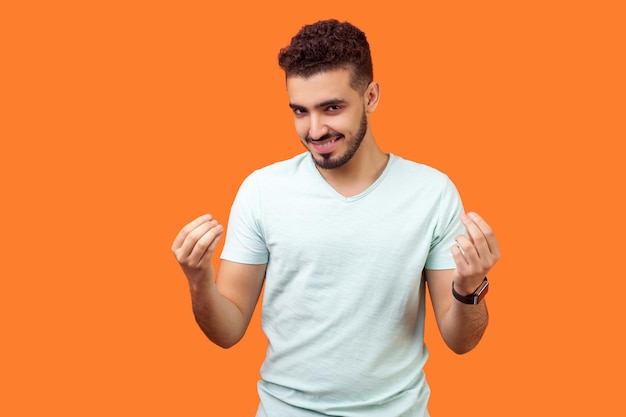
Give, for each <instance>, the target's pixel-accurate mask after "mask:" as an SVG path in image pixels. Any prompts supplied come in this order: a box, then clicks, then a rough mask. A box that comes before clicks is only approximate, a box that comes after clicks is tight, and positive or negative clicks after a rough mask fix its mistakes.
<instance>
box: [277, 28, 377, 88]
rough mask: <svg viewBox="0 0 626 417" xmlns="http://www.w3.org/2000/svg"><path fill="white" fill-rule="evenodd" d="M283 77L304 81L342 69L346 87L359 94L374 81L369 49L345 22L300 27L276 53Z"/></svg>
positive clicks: (362, 37) (358, 34)
mask: <svg viewBox="0 0 626 417" xmlns="http://www.w3.org/2000/svg"><path fill="white" fill-rule="evenodd" d="M278 65H280V67H281V68H282V69H283V70H284V71H285V76H286V77H291V76H297V77H305V78H308V77H310V76H312V75H315V74H319V73H320V72H326V71H332V70H335V69H339V68H345V69H348V70H349V71H351V73H352V76H351V77H350V86H351V87H352V88H354V89H355V90H356V91H359V92H360V93H363V92H365V89H366V88H367V86H368V85H369V83H370V82H372V80H373V79H374V71H373V66H372V56H371V53H370V46H369V43H368V42H367V38H366V37H365V33H363V32H362V31H361V30H360V29H359V28H357V27H356V26H354V25H352V24H350V23H348V22H339V21H338V20H335V19H329V20H321V21H319V22H317V23H313V24H310V25H306V26H303V27H302V29H300V31H299V32H298V33H297V34H296V35H295V36H294V37H293V38H291V43H290V44H289V45H288V46H286V47H284V48H282V49H281V50H280V52H279V53H278Z"/></svg>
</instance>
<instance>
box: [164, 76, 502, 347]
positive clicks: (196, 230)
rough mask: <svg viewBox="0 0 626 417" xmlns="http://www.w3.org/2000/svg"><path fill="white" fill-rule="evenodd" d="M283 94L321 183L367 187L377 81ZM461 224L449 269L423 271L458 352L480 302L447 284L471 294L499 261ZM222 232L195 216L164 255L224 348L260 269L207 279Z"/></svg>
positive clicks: (476, 222)
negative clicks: (176, 266)
mask: <svg viewBox="0 0 626 417" xmlns="http://www.w3.org/2000/svg"><path fill="white" fill-rule="evenodd" d="M287 92H288V95H289V106H290V108H291V109H292V110H293V113H294V125H295V128H296V132H297V133H298V136H299V137H300V140H301V142H302V144H303V145H304V147H305V148H306V149H307V150H308V151H309V152H310V154H311V157H312V158H313V160H314V161H315V163H316V166H317V167H318V170H319V171H320V174H321V175H322V176H323V177H324V179H325V180H326V181H327V182H328V183H329V184H330V185H331V186H332V187H333V188H334V189H335V190H337V192H339V193H340V194H342V195H344V196H353V195H357V194H360V193H361V192H363V191H364V190H365V189H367V188H368V187H369V186H370V185H371V184H372V183H373V182H374V181H375V180H376V179H377V178H378V177H379V176H380V174H381V173H382V171H383V170H384V168H385V166H386V164H387V161H388V158H389V157H388V155H387V154H385V153H383V152H382V151H381V150H380V148H379V147H378V145H377V144H376V141H375V139H374V136H373V134H372V132H371V129H370V124H369V118H370V115H371V113H372V112H373V111H374V110H375V109H376V107H377V106H378V102H379V99H380V88H379V85H378V83H376V82H372V83H370V84H369V85H368V86H367V88H366V89H365V90H364V91H363V92H359V91H356V90H354V89H353V88H352V87H351V86H350V73H349V71H347V70H344V69H338V70H335V71H329V72H324V73H320V74H316V75H313V76H311V77H308V78H303V77H289V78H288V79H287ZM364 126H365V128H364ZM333 139H336V142H334V143H332V144H331V145H330V146H328V147H320V146H319V142H318V145H316V144H315V143H316V142H315V141H316V140H318V141H320V140H322V141H326V142H328V141H332V140H333ZM461 221H462V222H463V224H464V225H465V227H466V229H467V236H465V235H460V236H458V237H457V239H456V241H457V243H458V246H454V247H453V248H451V251H452V254H453V257H454V261H455V263H456V268H455V269H448V270H425V272H424V273H425V277H426V282H427V284H428V289H429V294H430V298H431V300H432V305H433V310H434V313H435V318H436V321H437V325H438V327H439V331H440V333H441V335H442V337H443V339H444V341H445V342H446V344H447V345H448V346H449V347H450V349H452V350H453V351H454V352H456V353H459V354H462V353H466V352H468V351H470V350H472V349H473V348H474V347H475V346H476V345H477V344H478V342H479V341H480V339H481V337H482V335H483V333H484V331H485V328H486V327H487V322H488V313H487V306H486V303H485V301H484V299H483V301H481V302H480V303H479V304H478V305H466V304H463V303H460V302H459V301H457V300H456V299H455V298H454V297H453V296H452V290H451V288H452V282H454V283H455V289H456V291H457V292H458V293H460V294H463V295H466V294H471V293H472V292H473V291H474V290H475V289H476V288H477V287H478V286H479V285H480V284H481V282H482V280H483V277H485V276H486V275H487V274H488V273H489V271H490V269H491V268H492V267H493V265H494V264H495V263H496V262H497V260H498V259H499V257H500V249H499V246H498V242H497V239H496V236H495V234H494V233H493V231H492V229H491V228H490V227H489V225H488V224H487V223H486V222H485V221H484V220H483V219H482V218H481V217H480V216H479V215H478V214H476V213H469V214H464V215H463V216H462V217H461ZM223 233H224V227H223V226H222V225H221V224H219V223H218V222H217V221H216V220H215V219H213V218H212V216H211V215H203V216H200V217H199V218H197V219H195V220H193V221H192V222H191V223H189V224H187V225H186V226H185V227H184V228H183V229H182V230H181V231H180V233H179V234H178V235H177V236H176V238H175V240H174V243H173V245H172V252H173V253H174V255H175V257H176V259H177V260H178V262H179V263H180V265H181V268H182V269H183V272H184V274H185V276H186V277H187V280H188V282H189V288H190V292H191V298H192V307H193V312H194V315H195V318H196V321H197V323H198V325H199V326H200V328H201V329H202V331H203V332H204V333H205V334H206V335H207V337H208V338H209V339H210V340H212V341H213V342H214V343H216V344H217V345H219V346H222V347H224V348H227V347H230V346H233V345H234V344H236V343H237V342H238V341H239V340H241V338H242V337H243V335H244V333H245V331H246V329H247V327H248V324H249V323H250V318H251V317H252V313H253V311H254V308H255V306H256V304H257V302H258V299H259V295H260V293H261V289H262V286H263V279H264V276H265V270H266V264H263V265H248V264H239V263H235V262H230V261H225V260H222V261H221V263H220V267H219V271H218V273H217V277H215V271H214V268H213V265H212V257H213V253H214V251H215V248H216V246H217V243H218V242H219V240H220V239H221V237H222V235H223ZM459 247H460V248H461V249H462V250H461V249H460V248H459Z"/></svg>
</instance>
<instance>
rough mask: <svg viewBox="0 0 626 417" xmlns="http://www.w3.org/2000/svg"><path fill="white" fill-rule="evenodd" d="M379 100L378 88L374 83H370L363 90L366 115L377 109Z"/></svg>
mask: <svg viewBox="0 0 626 417" xmlns="http://www.w3.org/2000/svg"><path fill="white" fill-rule="evenodd" d="M379 100H380V86H379V85H378V83H377V82H376V81H372V82H371V83H370V84H369V85H368V86H367V88H366V89H365V109H366V111H367V112H368V113H371V112H373V111H374V110H376V107H378V101H379Z"/></svg>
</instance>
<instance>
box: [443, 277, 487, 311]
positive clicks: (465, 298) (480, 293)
mask: <svg viewBox="0 0 626 417" xmlns="http://www.w3.org/2000/svg"><path fill="white" fill-rule="evenodd" d="M487 290H489V281H487V277H485V278H484V279H483V282H482V283H481V284H480V285H479V286H478V288H476V290H475V291H474V292H473V293H471V294H470V295H461V294H459V293H458V292H456V291H455V290H454V281H452V295H454V298H456V299H457V300H459V301H460V302H462V303H463V304H478V303H480V300H482V299H483V298H485V295H487Z"/></svg>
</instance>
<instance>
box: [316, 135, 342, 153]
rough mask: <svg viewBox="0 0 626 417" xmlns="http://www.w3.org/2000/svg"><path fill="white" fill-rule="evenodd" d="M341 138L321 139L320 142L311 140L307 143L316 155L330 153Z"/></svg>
mask: <svg viewBox="0 0 626 417" xmlns="http://www.w3.org/2000/svg"><path fill="white" fill-rule="evenodd" d="M342 138H343V136H335V137H333V138H328V139H323V140H320V141H315V140H311V141H309V143H310V144H311V145H312V146H313V149H315V151H317V152H318V153H330V152H332V151H333V150H335V148H336V147H337V144H338V142H339V140H340V139H342Z"/></svg>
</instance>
